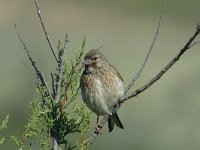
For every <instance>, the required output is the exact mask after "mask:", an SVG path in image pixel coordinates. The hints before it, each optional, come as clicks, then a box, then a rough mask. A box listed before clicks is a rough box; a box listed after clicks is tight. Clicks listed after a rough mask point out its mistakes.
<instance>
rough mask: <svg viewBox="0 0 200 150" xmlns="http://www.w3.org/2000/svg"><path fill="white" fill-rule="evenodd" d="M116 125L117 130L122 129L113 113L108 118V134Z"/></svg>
mask: <svg viewBox="0 0 200 150" xmlns="http://www.w3.org/2000/svg"><path fill="white" fill-rule="evenodd" d="M115 124H116V125H117V126H118V127H119V128H121V129H124V127H123V124H122V122H121V121H120V119H119V117H118V115H117V113H113V114H112V115H109V118H108V128H109V132H111V131H112V130H113V129H114V125H115Z"/></svg>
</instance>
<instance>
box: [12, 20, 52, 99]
mask: <svg viewBox="0 0 200 150" xmlns="http://www.w3.org/2000/svg"><path fill="white" fill-rule="evenodd" d="M15 30H16V33H17V37H18V39H19V40H20V42H21V44H22V45H23V47H24V50H25V51H26V53H27V56H28V59H29V61H30V62H31V65H32V66H33V68H34V70H35V74H36V76H37V79H38V80H39V81H40V83H41V84H42V85H43V86H45V87H46V89H47V92H48V96H50V97H51V99H53V97H52V94H51V91H50V89H49V87H48V85H47V82H46V80H45V77H44V75H43V73H42V72H41V71H40V70H39V68H38V67H37V66H36V62H35V61H34V60H33V59H32V57H31V55H30V53H29V51H28V48H27V46H26V44H25V42H24V41H23V39H22V37H21V35H20V33H19V31H18V30H17V25H16V24H15Z"/></svg>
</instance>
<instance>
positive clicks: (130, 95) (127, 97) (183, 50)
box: [89, 25, 200, 144]
mask: <svg viewBox="0 0 200 150" xmlns="http://www.w3.org/2000/svg"><path fill="white" fill-rule="evenodd" d="M199 34H200V25H198V26H197V29H196V31H195V33H194V34H193V35H192V36H191V37H190V39H189V40H188V42H187V43H186V44H185V46H184V47H183V48H182V49H181V50H180V51H179V52H178V54H177V55H176V56H175V57H174V58H173V59H172V60H171V61H170V62H169V63H168V64H167V65H166V66H165V67H164V68H163V69H162V70H161V71H160V72H159V73H158V74H157V75H156V76H155V77H153V78H152V79H151V80H150V81H149V82H148V83H146V84H144V85H143V86H142V87H141V88H139V89H137V90H136V91H134V92H132V93H131V94H129V95H128V96H125V97H122V98H120V99H118V100H117V101H118V103H119V105H116V106H114V107H120V104H121V103H123V102H125V101H127V100H128V99H130V98H133V97H136V96H137V95H139V94H141V93H142V92H144V91H145V90H147V89H148V88H149V87H150V86H152V85H153V84H154V83H155V82H156V81H158V80H159V79H160V78H161V77H162V76H163V75H164V74H165V73H166V72H167V71H168V70H169V69H170V68H171V67H172V66H173V65H174V64H175V63H176V62H177V61H178V60H179V59H180V57H181V56H182V55H183V54H184V53H185V52H186V51H187V50H189V49H190V48H191V45H192V42H193V41H194V40H195V38H196V37H197V36H198V35H199ZM107 121H108V116H107V115H105V116H104V118H103V120H102V121H101V122H100V124H99V125H100V126H102V127H103V126H104V125H105V124H106V122H107ZM101 130H102V128H99V130H98V131H99V132H96V131H95V132H94V133H93V134H92V136H91V137H90V138H89V142H90V144H92V143H93V142H94V140H95V138H96V137H97V135H98V134H99V133H100V132H101Z"/></svg>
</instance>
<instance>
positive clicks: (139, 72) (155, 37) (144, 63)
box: [125, 0, 166, 95]
mask: <svg viewBox="0 0 200 150" xmlns="http://www.w3.org/2000/svg"><path fill="white" fill-rule="evenodd" d="M165 8H166V0H164V3H163V6H162V10H161V15H160V19H159V21H158V26H157V28H156V32H155V35H154V38H153V41H152V43H151V45H150V48H149V50H148V53H147V55H146V57H145V59H144V62H143V64H142V65H141V67H140V69H139V70H138V72H137V73H136V75H135V76H134V77H133V79H132V80H131V81H130V83H129V84H128V86H127V88H126V90H125V95H126V94H127V93H128V91H129V89H130V88H131V87H133V85H134V84H135V82H136V80H137V79H138V78H139V77H140V75H141V74H142V72H143V70H144V68H145V66H146V64H147V61H148V60H149V57H150V54H151V52H152V50H153V47H154V45H155V42H156V40H157V38H158V35H159V31H160V27H161V23H162V20H163V16H164V11H165Z"/></svg>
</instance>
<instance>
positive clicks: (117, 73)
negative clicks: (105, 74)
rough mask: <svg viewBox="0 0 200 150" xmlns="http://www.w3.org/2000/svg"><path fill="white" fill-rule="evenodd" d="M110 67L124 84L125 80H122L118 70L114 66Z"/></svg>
mask: <svg viewBox="0 0 200 150" xmlns="http://www.w3.org/2000/svg"><path fill="white" fill-rule="evenodd" d="M110 66H111V67H112V68H113V70H114V71H115V73H116V75H117V77H118V78H119V79H120V80H121V81H122V82H123V78H122V76H121V75H120V73H119V72H118V71H117V69H116V68H115V67H114V66H112V65H110Z"/></svg>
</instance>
